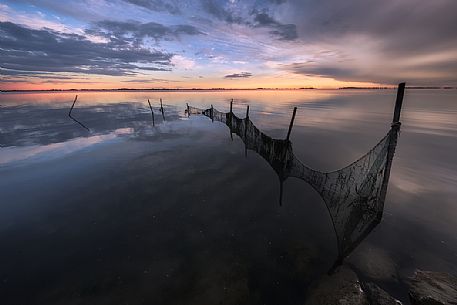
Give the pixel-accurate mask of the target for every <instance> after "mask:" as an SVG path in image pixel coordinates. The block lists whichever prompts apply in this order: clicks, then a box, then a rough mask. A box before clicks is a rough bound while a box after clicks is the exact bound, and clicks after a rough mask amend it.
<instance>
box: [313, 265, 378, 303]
mask: <svg viewBox="0 0 457 305" xmlns="http://www.w3.org/2000/svg"><path fill="white" fill-rule="evenodd" d="M327 304H334V305H369V302H368V299H367V297H366V295H365V293H364V292H363V290H362V287H361V285H360V281H359V278H358V277H357V275H356V274H355V273H354V271H352V270H351V269H350V268H348V267H346V266H341V267H339V268H338V269H337V270H336V271H335V273H334V274H332V275H325V276H324V277H323V278H322V279H321V280H320V281H319V283H318V285H317V287H316V288H315V289H313V290H312V291H311V293H310V295H309V297H308V299H307V301H306V305H327Z"/></svg>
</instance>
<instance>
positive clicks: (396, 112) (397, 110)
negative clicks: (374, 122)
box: [392, 83, 406, 124]
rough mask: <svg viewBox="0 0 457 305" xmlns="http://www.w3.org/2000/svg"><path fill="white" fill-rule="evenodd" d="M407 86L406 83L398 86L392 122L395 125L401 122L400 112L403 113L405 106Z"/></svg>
mask: <svg viewBox="0 0 457 305" xmlns="http://www.w3.org/2000/svg"><path fill="white" fill-rule="evenodd" d="M405 86H406V83H400V84H398V89H397V100H396V101H395V110H394V118H393V121H392V123H393V124H396V123H399V122H400V112H401V106H402V104H403V96H404V95H405Z"/></svg>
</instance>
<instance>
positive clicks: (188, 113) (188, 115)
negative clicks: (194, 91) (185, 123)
mask: <svg viewBox="0 0 457 305" xmlns="http://www.w3.org/2000/svg"><path fill="white" fill-rule="evenodd" d="M186 106H187V117H190V111H189V103H186Z"/></svg>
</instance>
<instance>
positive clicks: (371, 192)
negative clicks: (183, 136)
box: [188, 106, 399, 261]
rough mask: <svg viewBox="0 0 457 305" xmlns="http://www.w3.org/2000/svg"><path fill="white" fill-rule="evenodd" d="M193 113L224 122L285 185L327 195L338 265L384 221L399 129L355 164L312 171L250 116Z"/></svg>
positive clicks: (289, 145)
mask: <svg viewBox="0 0 457 305" xmlns="http://www.w3.org/2000/svg"><path fill="white" fill-rule="evenodd" d="M188 113H189V114H202V115H205V116H207V117H209V118H211V119H212V120H213V121H218V122H222V123H225V124H226V125H227V126H228V127H229V129H230V132H231V133H234V134H236V135H238V136H239V137H240V138H241V139H242V140H243V143H244V144H245V147H246V149H249V150H252V151H255V152H256V153H257V154H259V155H260V156H261V157H262V158H263V159H265V160H266V161H267V162H268V164H270V166H271V167H272V168H273V170H274V171H275V172H276V173H277V175H278V177H279V180H280V203H281V197H282V184H283V182H284V181H285V180H286V179H287V178H289V177H295V178H298V179H301V180H303V181H305V182H307V183H308V184H310V185H311V186H312V187H313V188H314V189H315V190H316V191H317V192H318V193H319V194H320V196H321V197H322V199H323V200H324V202H325V205H326V206H327V209H328V211H329V214H330V217H331V219H332V223H333V227H334V230H335V233H336V236H337V243H338V253H339V257H338V261H341V260H342V259H343V258H344V257H346V256H347V255H348V254H349V253H350V252H351V251H352V250H353V249H354V248H355V247H356V246H357V245H358V244H359V243H360V242H361V241H362V240H363V239H364V238H365V237H366V236H367V235H368V234H369V233H370V232H371V231H372V230H373V228H374V227H375V226H376V225H377V224H378V223H379V222H380V221H381V218H382V213H383V209H384V200H385V195H386V191H387V184H388V180H389V175H390V166H391V162H392V158H393V153H394V150H395V146H396V144H397V137H398V132H399V125H393V126H392V128H391V129H390V130H389V132H388V133H387V135H386V136H384V137H383V138H382V139H381V140H380V141H379V142H378V144H376V145H375V146H374V147H373V148H372V149H371V150H370V151H369V152H367V153H366V154H365V155H363V156H362V157H361V158H359V159H358V160H357V161H355V162H353V163H352V164H350V165H348V166H346V167H344V168H342V169H340V170H337V171H333V172H320V171H316V170H313V169H311V168H309V167H308V166H306V165H305V164H304V163H303V162H302V161H300V160H299V159H298V158H297V157H296V156H295V154H294V152H293V148H292V143H291V142H290V141H289V140H287V139H273V138H271V137H269V136H268V135H266V134H264V133H263V132H261V131H260V130H259V129H258V128H257V127H256V126H255V125H254V124H253V123H252V121H251V120H250V119H249V118H245V119H240V118H238V117H237V116H236V115H235V114H233V113H232V112H229V113H224V112H220V111H218V110H216V109H214V108H213V107H211V108H209V109H199V108H195V107H191V106H189V107H188Z"/></svg>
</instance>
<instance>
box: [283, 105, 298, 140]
mask: <svg viewBox="0 0 457 305" xmlns="http://www.w3.org/2000/svg"><path fill="white" fill-rule="evenodd" d="M296 113H297V107H294V112H293V114H292V119H291V120H290V124H289V131H288V132H287V137H286V140H287V141H289V137H290V132H291V131H292V127H293V126H294V120H295V114H296Z"/></svg>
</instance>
